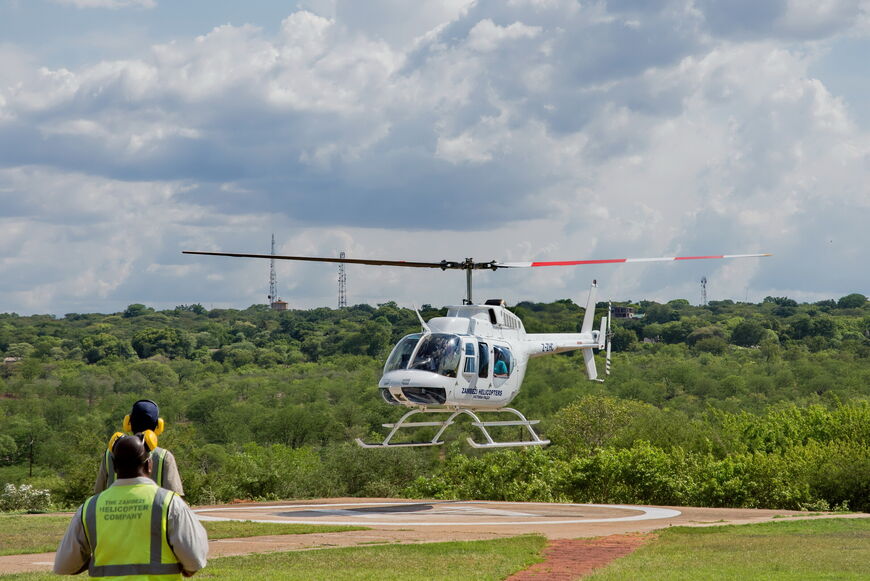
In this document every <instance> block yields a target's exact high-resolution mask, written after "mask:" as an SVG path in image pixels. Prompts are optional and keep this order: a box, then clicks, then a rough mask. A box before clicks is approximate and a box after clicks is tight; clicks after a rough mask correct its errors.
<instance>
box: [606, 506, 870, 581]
mask: <svg viewBox="0 0 870 581" xmlns="http://www.w3.org/2000/svg"><path fill="white" fill-rule="evenodd" d="M589 579H594V580H595V581H610V580H622V579H633V580H645V579H649V580H652V579H655V580H656V581H668V580H683V579H693V580H699V579H700V580H703V579H715V580H717V581H718V580H721V579H740V580H743V579H765V580H767V579H770V580H777V581H785V580H794V581H798V580H800V581H803V580H806V579H813V580H816V579H870V519H867V518H861V519H819V520H808V521H777V522H771V523H763V524H755V525H729V526H717V527H704V528H693V527H673V528H670V529H667V530H664V531H662V533H661V534H660V536H659V538H658V540H656V541H654V542H652V543H650V544H648V545H646V546H644V547H641V548H640V549H638V550H637V551H635V552H634V553H632V554H631V555H628V556H627V557H625V558H623V559H619V560H618V561H615V562H614V563H612V564H611V565H610V566H608V567H606V568H605V569H602V570H601V571H600V572H599V573H597V574H595V575H593V576H591V577H589Z"/></svg>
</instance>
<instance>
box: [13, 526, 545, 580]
mask: <svg viewBox="0 0 870 581" xmlns="http://www.w3.org/2000/svg"><path fill="white" fill-rule="evenodd" d="M545 544H546V539H544V537H540V536H522V537H512V538H509V539H496V540H492V541H462V542H450V543H428V544H421V545H389V546H384V547H353V548H344V549H322V550H316V551H295V552H291V553H268V554H263V555H248V556H245V557H224V558H221V559H213V560H211V561H210V562H209V564H208V567H206V568H205V569H203V570H202V571H201V572H199V573H197V575H196V577H194V578H195V579H229V580H233V581H284V580H288V581H293V580H306V581H308V580H318V579H323V580H336V579H354V580H371V581H391V580H397V581H398V580H402V581H405V580H407V579H415V580H417V579H419V580H427V579H432V580H436V579H437V580H439V581H442V580H443V581H450V580H454V579H455V580H456V581H464V580H475V581H486V580H493V581H495V580H497V579H504V578H505V577H507V576H508V575H510V574H512V573H514V572H516V571H520V570H522V569H525V568H526V567H528V566H529V565H531V564H533V563H537V562H539V561H540V560H541V557H540V552H541V550H542V549H543V548H544V545H545ZM3 578H4V579H9V580H10V581H11V580H21V581H24V580H26V581H57V579H58V577H57V575H52V574H50V573H24V574H18V575H9V576H6V577H3Z"/></svg>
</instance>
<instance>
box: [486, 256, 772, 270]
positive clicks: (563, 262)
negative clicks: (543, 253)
mask: <svg viewBox="0 0 870 581" xmlns="http://www.w3.org/2000/svg"><path fill="white" fill-rule="evenodd" d="M761 256H773V255H772V254H719V255H716V256H661V257H658V258H608V259H605V260H560V261H554V262H496V263H495V264H494V265H493V266H494V267H495V268H532V267H535V266H577V265H582V264H617V263H622V262H668V261H672V260H707V259H711V258H754V257H761Z"/></svg>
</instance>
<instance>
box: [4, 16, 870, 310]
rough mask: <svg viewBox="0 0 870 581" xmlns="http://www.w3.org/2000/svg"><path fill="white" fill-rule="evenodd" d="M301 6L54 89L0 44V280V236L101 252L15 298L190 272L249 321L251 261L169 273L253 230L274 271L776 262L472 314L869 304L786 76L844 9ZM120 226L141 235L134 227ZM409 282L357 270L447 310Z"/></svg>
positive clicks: (830, 156)
mask: <svg viewBox="0 0 870 581" xmlns="http://www.w3.org/2000/svg"><path fill="white" fill-rule="evenodd" d="M103 4H109V3H107V2H104V3H103ZM112 4H120V2H113V3H112ZM125 4H132V3H125ZM139 4H142V5H143V7H144V4H147V3H139ZM306 5H307V6H309V7H310V8H311V10H310V11H307V10H298V11H295V12H293V13H291V14H289V15H288V16H287V17H286V18H285V19H284V20H283V21H282V22H281V25H280V27H278V28H277V30H275V31H273V32H267V30H266V29H265V28H262V27H259V26H256V25H253V24H223V25H220V26H217V27H214V28H212V29H210V30H204V31H203V33H202V34H201V35H199V36H195V37H190V38H178V39H176V40H174V41H172V42H163V43H157V44H154V45H153V46H152V47H151V49H150V52H149V53H148V54H147V55H146V56H144V57H142V58H139V59H127V60H112V59H107V60H102V61H99V62H92V63H90V64H87V65H84V66H75V67H74V66H70V67H63V66H53V67H49V66H40V65H39V64H37V63H35V62H34V59H33V58H32V57H30V56H27V55H22V54H21V53H20V51H14V50H13V49H10V48H6V49H4V48H3V47H0V53H2V51H3V50H6V51H7V53H8V54H10V55H12V56H14V57H15V58H13V59H10V61H9V62H10V63H13V64H9V65H6V64H5V63H4V66H2V67H0V81H2V85H0V164H2V165H3V166H4V167H5V168H6V169H4V170H2V174H0V187H4V188H6V189H5V190H0V200H3V201H5V203H6V208H7V210H6V211H5V213H4V214H3V215H4V216H5V219H6V220H7V223H6V228H5V231H6V232H7V236H10V237H11V238H10V241H9V244H10V246H9V248H12V249H13V250H10V251H8V252H7V254H8V257H6V258H5V259H4V260H11V261H12V262H10V263H9V264H10V265H12V264H13V263H14V265H15V266H16V267H22V265H23V264H24V263H25V262H27V261H29V260H33V259H34V255H32V254H27V253H25V251H24V250H23V248H24V245H23V242H22V240H23V239H22V238H21V236H23V234H19V235H17V237H16V236H13V234H8V233H14V232H19V233H20V232H26V231H27V230H28V229H29V228H30V227H31V226H32V224H34V223H35V221H39V222H45V223H51V224H52V226H51V229H50V230H48V231H50V232H51V233H52V234H51V236H52V237H51V238H49V239H47V240H46V241H45V242H44V244H43V246H42V249H43V250H45V249H46V248H48V247H49V246H50V244H58V243H60V242H61V241H62V240H64V237H67V236H71V234H70V232H71V230H69V228H75V227H77V225H80V224H84V223H89V224H93V225H98V226H99V228H103V229H104V234H103V235H100V236H95V240H99V243H97V242H94V245H95V246H94V247H91V246H81V247H78V248H81V249H85V251H86V252H91V251H92V248H96V247H99V246H100V245H103V246H104V247H109V248H114V247H117V248H121V249H122V250H123V251H122V252H118V253H117V254H116V255H112V254H111V252H109V251H106V253H105V259H104V261H103V262H102V263H100V265H97V266H95V267H94V268H93V269H91V270H87V274H77V275H74V273H72V272H71V271H67V270H64V269H61V270H60V271H58V273H57V275H56V276H55V277H54V278H52V279H51V281H54V282H46V279H45V276H44V275H37V274H34V275H32V278H27V277H25V278H24V279H22V280H38V281H40V284H47V285H49V287H51V285H52V284H54V285H55V286H54V287H51V288H55V289H57V288H60V287H61V286H63V284H64V283H65V282H64V281H67V282H69V281H72V282H70V287H71V288H73V289H81V290H80V291H79V290H73V291H72V292H70V293H68V296H71V297H73V298H72V299H70V300H71V301H72V302H75V301H79V300H82V297H84V296H86V295H88V294H89V293H91V294H92V295H94V296H98V297H101V298H103V299H105V300H118V301H121V300H122V299H121V298H120V297H121V296H122V295H123V296H125V297H127V296H133V295H134V294H135V291H136V288H141V289H145V288H147V289H153V292H155V293H157V292H158V289H159V293H160V294H159V296H160V297H161V298H160V300H165V301H167V302H171V301H172V300H173V299H172V296H171V289H173V288H177V289H185V292H186V291H188V290H190V289H191V284H192V283H191V282H190V280H191V279H190V278H188V277H191V276H194V274H193V272H194V271H195V275H196V276H197V277H199V279H198V280H204V277H205V276H207V273H208V274H210V275H211V276H213V277H216V279H215V280H219V281H220V282H221V283H222V284H223V283H225V286H221V287H209V288H208V289H202V290H201V293H202V294H201V295H200V296H203V297H208V298H209V299H210V300H214V301H216V302H220V300H219V299H220V295H221V293H224V295H225V296H227V297H228V301H232V300H239V301H244V299H243V298H241V297H250V299H249V300H253V299H254V298H255V297H256V296H259V294H261V293H260V291H259V290H257V289H259V287H260V286H262V285H260V283H259V282H257V277H256V275H255V273H256V272H258V270H257V269H262V267H263V265H259V266H257V265H254V264H249V263H247V262H245V263H243V264H234V265H233V266H229V264H228V263H225V262H221V263H220V265H221V266H220V269H218V268H217V267H216V266H215V267H214V270H211V271H210V268H211V267H210V266H209V264H210V263H209V262H207V261H202V260H196V261H191V259H188V258H184V259H181V258H180V257H178V256H176V251H177V250H180V249H181V248H180V246H182V245H183V244H190V245H199V246H200V247H201V248H204V249H210V248H225V249H239V250H252V251H262V250H265V248H264V246H265V245H266V243H265V242H263V240H267V238H268V233H265V234H264V227H263V224H264V223H268V228H267V229H271V228H275V227H278V228H280V229H284V231H286V232H291V233H292V234H291V235H289V236H284V237H283V242H282V245H283V249H284V250H285V251H286V252H289V253H295V254H305V253H310V254H323V255H331V254H337V252H338V251H340V250H342V249H348V250H352V251H353V254H354V255H355V256H370V257H383V258H406V259H423V260H440V259H442V258H446V259H451V260H455V259H461V258H464V257H466V256H474V257H475V258H478V257H480V258H481V259H500V260H524V259H533V258H534V259H542V260H546V259H552V260H558V259H572V258H584V257H599V258H618V257H624V256H634V257H637V256H650V255H669V254H676V253H691V254H718V253H722V252H726V253H743V252H756V251H772V252H775V253H777V255H778V257H777V258H775V259H769V261H768V262H769V263H774V264H776V265H777V266H769V264H768V263H764V264H758V261H752V262H747V263H745V264H744V265H743V266H740V265H732V266H720V265H715V266H714V265H710V266H704V267H702V266H686V267H682V266H680V267H678V266H674V267H673V268H671V267H662V266H658V265H656V266H648V267H642V266H628V265H627V266H625V267H619V268H612V269H610V270H607V269H591V270H582V269H545V270H546V272H539V273H535V274H534V275H529V274H528V273H492V275H491V276H486V277H483V276H482V277H481V281H480V285H481V288H482V289H484V290H486V291H487V292H492V293H498V294H502V295H504V296H506V297H511V296H513V297H516V298H518V299H521V298H524V295H523V294H522V293H519V294H518V290H517V287H519V288H521V289H523V290H528V292H529V293H530V295H533V296H535V297H539V298H541V299H552V298H562V297H564V296H570V295H571V294H573V293H576V292H577V291H578V289H582V288H585V286H586V285H587V284H588V280H589V279H591V278H593V277H601V276H602V275H604V276H607V277H608V279H609V280H610V281H611V282H612V283H613V287H615V288H618V289H620V292H623V293H625V294H624V295H623V296H626V295H634V296H635V298H639V297H640V296H641V294H645V295H646V296H652V293H654V292H655V293H662V294H667V293H674V294H678V293H686V294H687V295H689V294H690V293H691V294H695V289H694V285H696V280H695V279H696V278H698V277H699V276H700V275H701V274H702V273H703V274H707V275H708V278H710V279H711V280H715V281H717V287H716V288H717V290H718V291H719V292H721V293H723V294H729V293H730V295H731V296H742V295H743V294H744V293H746V292H747V287H750V288H751V289H753V290H752V292H753V293H755V292H758V293H765V292H766V291H769V290H771V289H781V290H783V291H788V292H790V293H792V294H793V295H799V294H801V293H803V295H802V296H806V297H810V296H816V295H820V294H823V293H836V292H844V293H845V292H852V291H854V290H861V287H862V286H863V287H866V285H867V282H868V281H867V278H866V274H864V273H862V272H861V271H860V270H857V269H854V268H850V267H849V264H850V261H855V260H860V257H858V256H857V254H856V252H857V251H856V250H855V248H859V247H860V245H859V244H856V241H857V240H860V239H861V236H862V226H861V224H862V223H864V222H866V218H867V217H868V216H867V214H868V198H870V196H868V195H867V189H866V186H865V185H864V183H863V182H864V178H863V176H865V175H866V169H867V163H868V162H867V160H868V156H870V141H868V135H867V134H866V132H863V131H862V130H861V129H860V128H859V127H857V126H856V125H855V123H854V122H853V120H852V119H851V118H850V116H849V104H848V103H846V102H844V100H843V99H842V98H841V97H839V96H837V95H834V94H832V93H831V92H830V90H829V89H828V88H827V87H826V86H825V85H824V84H823V82H822V81H820V80H819V79H815V78H813V77H812V75H810V74H809V70H810V69H811V67H812V65H813V63H814V62H816V61H815V60H814V59H816V58H817V56H816V55H817V54H818V50H817V46H818V44H817V43H819V42H821V41H824V39H826V38H831V37H836V36H838V35H844V34H855V31H856V30H858V29H860V27H861V26H863V25H862V24H861V23H862V22H863V21H865V20H866V5H865V4H864V3H860V2H834V1H833V0H832V1H830V2H824V3H807V2H802V1H798V0H791V1H786V0H782V1H781V2H774V3H766V4H758V3H739V2H738V3H736V4H733V5H732V4H731V3H729V4H728V7H727V8H726V7H725V5H724V4H722V3H716V2H696V3H685V2H682V1H677V0H674V1H670V2H662V3H647V2H632V1H629V0H622V1H611V2H607V3H591V4H586V3H577V2H574V1H568V0H512V1H510V2H507V3H505V2H489V1H479V2H475V3H470V2H464V1H459V0H456V1H455V2H448V3H438V2H426V3H422V4H421V5H420V11H419V13H415V12H414V11H413V10H411V9H410V8H408V5H407V3H401V2H392V1H388V0H382V1H381V2H380V3H379V4H378V8H377V10H373V11H371V12H368V13H366V14H365V15H361V14H360V10H361V8H359V4H358V3H355V2H350V1H347V2H345V1H339V0H335V1H329V2H327V1H321V2H314V1H312V2H308V3H306ZM157 9H158V10H159V7H158V8H157ZM378 14H383V15H385V17H384V18H377V17H375V16H376V15H378ZM405 21H407V22H406V24H407V26H403V22H405ZM810 41H811V42H810ZM67 182H68V183H69V187H64V184H66V183H67ZM4 184H5V185H4ZM53 188H57V190H58V191H62V190H70V191H72V192H74V194H73V195H71V196H69V197H64V198H63V199H60V198H58V196H57V194H55V193H52V192H53V191H54V189H53ZM2 191H7V192H9V193H8V194H6V195H4V194H3V193H2ZM22 192H27V195H26V196H21V195H20V194H21V193H22ZM85 192H90V193H89V194H88V195H86V194H85ZM89 196H93V197H89ZM101 200H104V201H103V202H101ZM60 208H65V210H64V211H63V212H62V213H58V211H59V209H60ZM103 208H113V209H114V212H106V211H103ZM125 216H130V217H127V218H125ZM142 216H145V217H147V218H148V220H149V224H150V227H151V228H152V229H153V234H148V233H145V232H143V231H141V229H140V228H136V227H135V224H136V222H135V218H134V217H142ZM62 222H63V223H62ZM832 224H834V225H836V229H835V230H836V233H837V236H836V237H833V235H832V234H831V228H832V226H831V225H832ZM149 232H151V231H150V230H149ZM152 236H153V237H157V238H156V239H155V238H153V237H152ZM825 237H827V238H828V239H829V242H828V243H827V245H824V244H821V240H822V239H824V238H825ZM137 240H138V244H137V242H136V241H137ZM396 240H401V241H402V243H401V245H397V244H396V243H395V241H396ZM830 240H840V242H839V243H837V242H830ZM82 244H87V242H84V241H83V242H82ZM837 244H839V245H840V246H837V247H838V248H839V249H840V250H841V251H840V252H838V253H834V252H833V248H834V246H832V245H837ZM73 247H75V246H74V245H73V246H69V248H73ZM397 249H400V253H401V254H402V256H397V255H396V254H397V252H399V250H397ZM92 253H93V256H94V257H95V259H97V257H99V256H100V255H101V253H100V252H96V251H93V252H92ZM436 253H437V254H436ZM825 253H827V254H825ZM433 254H435V255H433ZM833 254H836V256H835V257H832V255H833ZM122 256H124V257H129V259H128V258H121V257H122ZM799 257H806V258H805V260H803V261H802V262H801V260H800V259H799ZM185 261H187V262H185ZM775 261H778V262H775ZM798 262H799V263H800V264H801V266H800V267H799V268H798V267H796V266H795V265H796V263H798ZM11 267H12V266H10V268H11ZM281 268H282V269H284V270H283V272H285V273H287V276H288V278H289V279H290V280H292V281H293V282H292V283H288V286H287V290H288V292H292V294H293V296H296V297H298V299H299V301H300V302H303V303H304V302H306V301H307V302H309V303H310V304H318V302H319V304H323V302H324V301H323V297H324V296H329V295H330V294H331V292H330V291H329V289H330V288H332V287H334V273H332V272H331V271H327V270H325V269H324V268H323V267H321V266H317V265H283V266H282V267H281ZM679 268H683V270H679ZM702 268H703V269H705V270H699V269H702ZM810 272H815V273H816V274H817V276H816V277H815V278H814V280H812V281H810V280H808V278H810V277H809V273H810ZM242 273H244V280H245V281H247V282H245V283H240V284H239V286H237V287H234V288H233V290H232V293H230V290H228V289H229V287H231V286H233V285H234V284H236V283H237V282H238V280H237V281H235V282H231V281H232V280H233V279H232V277H233V276H238V275H241V274H242ZM681 273H682V274H681ZM430 275H431V273H428V274H427V273H409V272H405V271H401V272H399V273H396V272H392V271H387V270H384V269H373V270H371V271H369V270H366V271H365V272H358V273H357V272H354V276H355V277H357V278H356V280H357V281H359V286H358V289H357V290H358V292H359V293H360V294H359V295H358V296H365V297H367V298H370V297H375V298H374V299H373V300H371V302H377V298H376V297H377V295H378V293H381V296H382V297H383V298H384V299H387V298H399V299H402V298H404V299H405V300H408V301H410V300H411V295H412V294H413V292H414V289H415V288H416V289H425V290H426V292H429V293H432V294H434V295H435V296H431V297H424V298H423V299H422V300H420V299H418V300H420V302H432V303H437V302H438V301H439V300H442V301H445V302H446V301H448V300H451V298H450V297H452V298H453V299H455V298H456V296H455V295H456V294H457V293H456V292H454V290H453V289H452V288H451V289H442V288H441V285H437V286H435V287H433V286H432V285H431V282H427V281H430V280H431V279H430V278H427V277H428V276H430ZM444 276H448V275H444ZM300 280H304V281H305V282H304V284H302V283H301V282H298V281H300ZM445 280H447V279H445ZM155 281H158V282H159V284H155ZM820 281H824V282H820ZM73 282H74V284H73ZM460 282H461V281H460ZM51 288H48V289H47V290H44V291H41V292H43V294H44V293H49V292H56V291H53V290H51ZM240 288H241V290H240ZM88 289H90V290H88ZM0 292H4V291H3V288H2V284H0ZM7 292H19V291H17V290H13V289H7ZM179 294H182V293H179ZM767 294H770V293H767ZM396 295H399V296H396ZM15 296H16V297H17V298H16V300H19V301H20V300H24V299H23V298H21V296H19V295H15ZM152 296H158V295H156V294H155V295H152ZM762 296H763V294H762ZM663 298H666V297H663ZM720 298H724V297H720ZM142 300H146V299H144V298H143V299H142ZM142 300H140V301H138V302H142ZM130 302H137V301H130ZM177 302H193V301H191V300H177ZM328 302H329V301H327V304H328ZM21 308H25V307H21ZM26 308H31V305H30V303H26Z"/></svg>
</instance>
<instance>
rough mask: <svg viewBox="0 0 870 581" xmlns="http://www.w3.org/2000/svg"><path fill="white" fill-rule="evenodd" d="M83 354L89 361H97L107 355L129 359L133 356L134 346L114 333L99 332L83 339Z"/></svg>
mask: <svg viewBox="0 0 870 581" xmlns="http://www.w3.org/2000/svg"><path fill="white" fill-rule="evenodd" d="M82 354H83V356H84V358H85V361H87V362H88V363H97V362H98V361H102V360H103V359H106V358H107V357H118V358H120V359H129V358H130V357H132V356H133V348H132V347H131V346H130V343H128V342H127V341H123V340H121V339H118V338H117V337H115V336H114V335H110V334H108V333H98V334H96V335H89V336H87V337H85V338H83V339H82Z"/></svg>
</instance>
